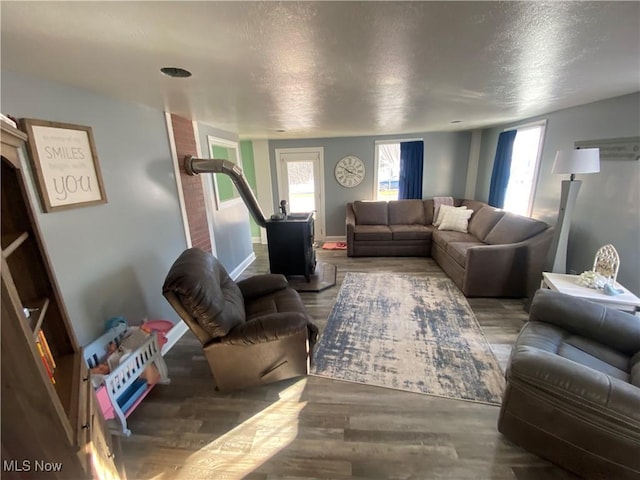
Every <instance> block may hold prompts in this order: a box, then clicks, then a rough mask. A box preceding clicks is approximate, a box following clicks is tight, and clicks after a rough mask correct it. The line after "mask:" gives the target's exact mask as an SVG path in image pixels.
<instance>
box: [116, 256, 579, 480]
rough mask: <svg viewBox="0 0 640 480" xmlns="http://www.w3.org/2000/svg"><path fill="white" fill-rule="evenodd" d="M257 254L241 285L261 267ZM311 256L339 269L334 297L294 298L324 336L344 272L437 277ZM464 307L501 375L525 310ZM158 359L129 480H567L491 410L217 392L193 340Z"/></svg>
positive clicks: (300, 385)
mask: <svg viewBox="0 0 640 480" xmlns="http://www.w3.org/2000/svg"><path fill="white" fill-rule="evenodd" d="M255 247H256V248H255V250H256V261H255V262H253V264H252V265H251V266H250V267H249V268H248V269H247V271H245V272H244V273H243V275H242V277H241V278H244V277H247V276H251V275H254V274H256V273H265V272H267V271H268V269H269V261H268V255H267V251H266V247H265V246H262V245H256V246H255ZM316 253H317V256H318V259H319V260H320V261H323V262H328V263H333V264H334V265H336V266H337V275H336V279H337V284H336V286H335V287H331V288H329V289H327V290H324V291H323V292H320V293H306V292H305V293H302V294H301V296H302V298H303V300H304V302H305V305H306V306H307V308H308V310H309V312H310V313H311V314H312V315H313V316H314V318H315V320H316V323H317V325H318V327H319V328H320V329H321V330H322V329H323V328H324V327H325V326H326V323H327V318H328V316H329V312H330V311H331V308H332V306H333V302H334V301H335V298H336V295H337V293H338V291H339V289H340V285H341V284H342V281H343V280H344V277H345V274H346V273H347V272H364V273H367V272H388V273H415V274H420V275H434V276H444V275H445V274H444V272H442V270H440V268H439V267H438V266H437V264H436V263H435V262H434V261H433V260H432V259H430V258H348V257H347V256H346V252H345V251H328V250H321V249H319V250H317V252H316ZM469 303H470V305H471V307H472V309H473V311H474V313H475V315H476V318H477V320H478V323H479V324H480V326H481V328H482V329H483V332H484V334H485V336H486V338H487V340H488V342H489V344H490V346H491V347H492V350H493V351H494V353H495V354H496V357H497V358H498V360H499V362H500V364H501V366H502V368H504V366H505V365H506V362H507V360H508V356H509V352H510V350H511V345H512V344H513V341H514V340H515V338H516V335H517V333H518V332H519V330H520V328H521V327H522V325H523V324H524V322H525V321H526V319H527V314H526V312H525V311H524V309H523V302H522V300H518V299H515V300H514V299H485V298H482V299H469ZM165 359H166V361H167V365H168V368H169V375H170V376H171V383H170V384H169V385H158V386H157V387H156V388H154V389H153V390H152V391H151V393H150V394H149V396H148V397H147V398H146V399H145V400H144V402H143V403H142V404H141V405H140V406H139V407H138V409H137V410H136V411H135V412H134V413H133V414H132V415H131V416H130V417H129V427H130V428H131V430H132V432H133V433H132V435H131V437H129V438H124V439H123V440H122V447H123V448H122V450H123V461H124V464H125V468H126V471H127V476H128V478H129V480H137V479H141V480H143V479H149V480H150V479H153V480H174V479H185V480H186V479H189V480H191V479H197V478H207V479H238V478H248V479H256V480H272V479H291V480H295V479H312V478H332V479H351V480H357V479H377V478H392V479H395V478H398V479H456V480H465V479H473V480H477V479H495V480H502V479H505V480H506V479H509V480H529V479H533V478H536V479H545V478H548V479H558V480H560V479H563V480H568V479H572V478H574V477H573V476H571V475H570V474H568V473H567V472H565V471H564V470H562V469H560V468H558V467H555V466H553V465H551V464H550V463H548V462H546V461H545V460H542V459H540V458H538V457H536V456H534V455H531V454H529V453H527V452H526V451H524V450H522V449H520V448H519V447H517V446H515V445H513V444H512V443H510V442H509V441H507V440H506V439H504V438H503V437H502V435H500V434H499V433H498V431H497V429H496V423H497V419H498V413H499V408H498V407H496V406H493V405H485V404H480V403H473V402H466V401H462V400H454V399H448V398H440V397H434V396H429V395H420V394H415V393H408V392H402V391H398V390H392V389H386V388H380V387H374V386H369V385H359V384H353V383H348V382H342V381H335V380H330V379H326V378H320V377H315V376H309V377H305V378H301V379H291V380H287V381H284V382H279V383H276V384H271V385H267V386H263V387H256V388H250V389H247V390H244V391H240V392H233V393H225V394H221V393H218V392H216V391H215V389H214V384H213V378H212V376H211V373H210V371H209V366H208V364H207V362H206V360H205V358H204V356H203V355H202V349H201V346H200V344H199V342H198V340H197V339H196V338H195V337H194V336H193V335H192V334H191V333H190V332H188V333H187V334H186V335H185V336H184V337H183V338H182V339H181V340H180V341H179V342H178V343H177V344H176V345H175V346H174V348H173V349H172V350H171V351H170V352H169V353H168V354H167V356H166V357H165Z"/></svg>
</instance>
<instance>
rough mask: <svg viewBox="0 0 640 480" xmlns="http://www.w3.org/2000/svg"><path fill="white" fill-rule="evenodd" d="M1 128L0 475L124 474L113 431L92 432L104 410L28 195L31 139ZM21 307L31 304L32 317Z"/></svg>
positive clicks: (73, 476) (13, 130) (97, 427)
mask: <svg viewBox="0 0 640 480" xmlns="http://www.w3.org/2000/svg"><path fill="white" fill-rule="evenodd" d="M0 125H1V127H2V171H1V172H0V175H1V176H0V178H1V181H2V190H1V195H2V211H1V217H0V218H1V223H2V232H1V236H0V238H1V247H2V255H1V261H2V268H1V277H2V289H1V293H2V298H1V310H2V328H1V336H2V344H1V351H2V359H1V368H2V372H1V373H2V377H1V378H2V418H1V440H2V447H1V448H2V461H3V466H5V468H4V469H3V472H2V477H3V478H8V479H12V478H24V470H20V469H21V468H23V467H24V466H25V465H29V466H30V467H31V468H34V467H35V462H37V461H44V462H52V463H54V462H55V463H57V462H61V464H62V470H60V471H59V472H57V473H47V477H48V478H60V479H63V478H64V479H68V478H74V479H75V478H119V477H118V471H117V469H116V467H115V463H114V459H113V455H112V453H111V451H112V445H111V438H110V436H108V435H106V434H105V431H95V430H99V429H102V428H104V425H103V422H102V423H101V422H100V421H97V420H96V418H95V416H96V415H100V412H99V410H95V408H92V406H91V405H92V404H93V403H95V399H93V396H94V392H93V389H92V388H91V382H90V380H89V374H88V371H87V367H86V364H85V362H84V358H83V355H82V349H81V347H80V346H79V344H78V342H77V340H76V338H75V335H74V332H73V329H72V326H71V323H70V321H69V316H68V314H67V311H66V308H65V305H64V301H63V299H62V297H61V295H60V290H59V288H58V285H57V282H56V279H55V275H54V272H53V270H52V267H51V262H50V260H49V256H48V253H47V250H46V246H45V244H44V242H43V241H42V236H41V233H40V229H39V226H38V222H37V219H36V217H35V215H34V212H33V208H32V206H31V203H30V200H29V195H28V191H27V187H26V179H25V173H24V171H23V169H22V162H21V159H20V151H21V150H22V146H23V145H24V143H25V142H26V140H27V136H26V135H25V134H24V133H23V132H21V131H20V130H18V129H16V128H13V127H12V126H11V125H8V124H6V123H5V122H0ZM24 308H28V309H31V311H30V315H29V317H27V315H25V312H24ZM40 329H42V332H43V333H44V335H45V337H46V339H47V343H48V345H49V348H50V350H51V354H52V356H53V358H54V360H55V364H56V368H55V370H54V372H53V377H54V379H55V383H54V382H53V381H52V379H51V378H50V376H49V373H48V371H47V367H45V363H43V360H42V357H41V354H40V352H39V350H38V346H37V345H36V339H37V337H38V332H39V331H40ZM96 439H97V440H96ZM95 441H99V442H101V443H100V446H99V448H96V446H95V445H93V442H95ZM12 462H13V463H12ZM25 462H26V463H25ZM7 466H8V467H7ZM31 472H32V473H35V471H34V470H31Z"/></svg>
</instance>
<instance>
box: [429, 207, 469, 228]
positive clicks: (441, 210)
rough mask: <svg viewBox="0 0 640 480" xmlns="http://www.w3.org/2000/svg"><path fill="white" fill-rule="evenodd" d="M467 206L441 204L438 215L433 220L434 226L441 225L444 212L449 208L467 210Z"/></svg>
mask: <svg viewBox="0 0 640 480" xmlns="http://www.w3.org/2000/svg"><path fill="white" fill-rule="evenodd" d="M466 209H467V207H465V206H462V207H452V206H451V205H440V209H439V210H438V216H437V217H436V219H435V220H434V222H433V226H434V227H439V226H440V224H441V223H442V219H443V218H444V213H445V212H447V211H449V210H466Z"/></svg>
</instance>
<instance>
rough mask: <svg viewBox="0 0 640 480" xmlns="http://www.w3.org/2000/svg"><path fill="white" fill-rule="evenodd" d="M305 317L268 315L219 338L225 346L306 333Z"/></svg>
mask: <svg viewBox="0 0 640 480" xmlns="http://www.w3.org/2000/svg"><path fill="white" fill-rule="evenodd" d="M307 320H308V319H307V316H306V315H305V314H304V313H301V312H281V313H270V314H267V315H263V316H261V317H258V318H254V319H253V320H250V321H248V322H246V323H243V324H242V325H238V326H237V327H235V328H234V329H232V330H231V331H230V332H229V334H228V335H226V336H224V337H222V338H220V343H223V344H227V345H251V344H255V343H266V342H272V341H275V340H279V339H282V338H285V337H290V336H292V335H296V334H298V333H300V332H301V331H305V332H306V331H307Z"/></svg>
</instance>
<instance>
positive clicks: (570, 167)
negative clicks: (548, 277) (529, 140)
mask: <svg viewBox="0 0 640 480" xmlns="http://www.w3.org/2000/svg"><path fill="white" fill-rule="evenodd" d="M599 171H600V150H599V149H598V148H584V149H578V150H559V151H558V152H557V153H556V158H555V161H554V162H553V169H552V172H553V173H558V174H569V175H570V177H569V180H563V181H562V191H561V195H560V210H559V212H558V221H557V222H556V227H555V235H554V238H553V243H552V244H551V249H550V250H549V251H550V252H551V255H553V257H552V259H553V264H552V266H551V271H552V272H554V273H567V243H568V241H569V230H570V228H571V216H572V214H573V209H574V207H575V204H576V198H577V197H578V191H579V190H580V185H582V181H580V180H575V175H576V173H598V172H599Z"/></svg>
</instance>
